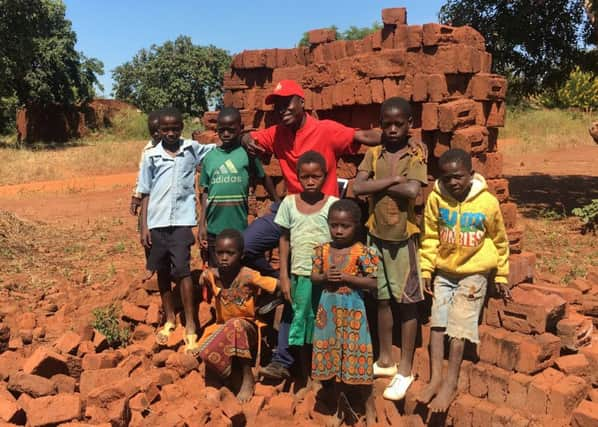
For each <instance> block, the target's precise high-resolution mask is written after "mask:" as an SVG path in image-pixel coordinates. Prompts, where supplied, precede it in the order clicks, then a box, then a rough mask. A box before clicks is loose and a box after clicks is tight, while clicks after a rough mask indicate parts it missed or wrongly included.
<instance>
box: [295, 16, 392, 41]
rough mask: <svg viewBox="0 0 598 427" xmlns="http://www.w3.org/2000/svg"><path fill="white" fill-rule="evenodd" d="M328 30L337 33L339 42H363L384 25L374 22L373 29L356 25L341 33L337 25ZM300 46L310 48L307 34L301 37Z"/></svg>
mask: <svg viewBox="0 0 598 427" xmlns="http://www.w3.org/2000/svg"><path fill="white" fill-rule="evenodd" d="M328 28H329V29H332V30H334V31H336V39H337V40H361V39H362V38H364V37H365V36H367V35H368V34H371V33H373V32H374V31H376V30H379V29H380V28H382V24H380V23H379V22H374V23H373V24H372V26H371V27H357V26H355V25H351V26H350V27H349V28H347V29H346V30H345V31H343V32H340V31H339V30H338V27H337V26H336V25H331V26H330V27H328ZM298 45H299V46H309V37H308V34H307V32H305V33H303V36H302V37H301V40H299V43H298Z"/></svg>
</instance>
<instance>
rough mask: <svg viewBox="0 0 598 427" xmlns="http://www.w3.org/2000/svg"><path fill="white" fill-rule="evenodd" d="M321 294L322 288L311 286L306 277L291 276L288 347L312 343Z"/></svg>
mask: <svg viewBox="0 0 598 427" xmlns="http://www.w3.org/2000/svg"><path fill="white" fill-rule="evenodd" d="M321 294H322V288H321V287H320V286H319V285H312V283H311V279H310V278H309V277H308V276H296V275H294V274H291V298H293V305H292V307H293V320H292V321H291V329H290V331H289V345H297V346H302V345H304V344H311V343H312V338H313V334H314V323H315V318H316V311H317V310H318V304H319V303H320V295H321Z"/></svg>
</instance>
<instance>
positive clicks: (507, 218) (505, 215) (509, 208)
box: [500, 202, 517, 228]
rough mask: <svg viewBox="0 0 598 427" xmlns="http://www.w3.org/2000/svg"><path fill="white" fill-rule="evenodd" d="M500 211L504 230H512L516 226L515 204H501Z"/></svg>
mask: <svg viewBox="0 0 598 427" xmlns="http://www.w3.org/2000/svg"><path fill="white" fill-rule="evenodd" d="M500 211H501V213H502V219H503V222H504V224H505V228H513V227H515V226H516V225H517V205H516V204H515V203H511V202H507V203H501V204H500Z"/></svg>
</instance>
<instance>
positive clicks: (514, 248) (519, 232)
mask: <svg viewBox="0 0 598 427" xmlns="http://www.w3.org/2000/svg"><path fill="white" fill-rule="evenodd" d="M523 231H524V229H523V226H520V225H517V226H515V227H514V228H508V229H507V237H508V238H509V251H510V253H511V254H520V253H521V251H522V250H523Z"/></svg>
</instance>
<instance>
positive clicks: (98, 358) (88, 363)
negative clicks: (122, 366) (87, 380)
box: [81, 352, 120, 370]
mask: <svg viewBox="0 0 598 427" xmlns="http://www.w3.org/2000/svg"><path fill="white" fill-rule="evenodd" d="M119 361H120V356H119V355H118V354H117V353H112V352H103V353H98V354H86V355H85V356H83V359H82V360H81V367H82V368H83V370H93V369H106V368H115V367H116V365H117V364H118V362H119Z"/></svg>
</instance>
